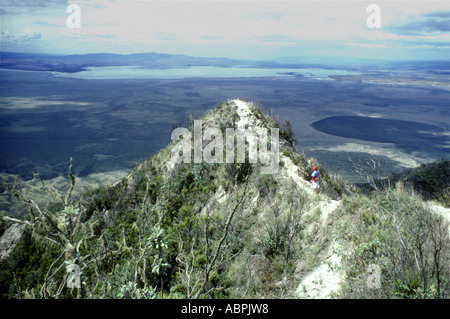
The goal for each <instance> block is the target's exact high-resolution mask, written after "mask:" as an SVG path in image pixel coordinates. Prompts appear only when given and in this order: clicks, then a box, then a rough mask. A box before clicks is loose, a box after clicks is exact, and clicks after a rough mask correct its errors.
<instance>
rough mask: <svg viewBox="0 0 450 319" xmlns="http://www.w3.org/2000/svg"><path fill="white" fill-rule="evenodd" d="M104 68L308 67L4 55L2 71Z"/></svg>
mask: <svg viewBox="0 0 450 319" xmlns="http://www.w3.org/2000/svg"><path fill="white" fill-rule="evenodd" d="M104 66H141V67H148V68H171V67H189V66H216V67H236V66H240V67H256V68H259V67H264V68H271V67H277V68H280V67H284V68H291V67H304V66H305V64H304V63H303V64H301V63H295V64H294V63H278V62H274V61H252V60H234V59H227V58H205V57H192V56H187V55H182V54H167V53H155V52H149V53H134V54H113V53H90V54H71V55H50V54H34V53H18V52H0V68H2V69H15V70H28V71H55V72H67V73H74V72H80V71H83V70H86V68H87V67H104Z"/></svg>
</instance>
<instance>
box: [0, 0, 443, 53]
mask: <svg viewBox="0 0 450 319" xmlns="http://www.w3.org/2000/svg"><path fill="white" fill-rule="evenodd" d="M69 4H75V5H76V6H77V8H79V11H78V12H79V15H78V16H77V15H76V12H77V11H72V10H69V11H68V7H69ZM371 4H375V5H376V8H375V9H373V8H372V7H370V6H369V5H371ZM0 13H1V40H0V44H1V50H2V51H15V52H33V53H52V54H84V53H99V52H108V53H120V54H131V53H142V52H158V53H172V54H186V55H191V56H202V57H225V58H238V59H275V58H281V57H296V56H313V57H319V56H323V57H331V58H333V57H335V58H340V57H347V58H369V59H396V60H398V59H401V60H410V59H439V60H449V55H450V1H417V0H416V1H414V0H409V1H385V0H382V1H381V0H373V1H370V2H369V1H358V0H353V1H339V0H334V1H322V0H315V1H312V0H309V1H305V0H292V1H261V0H259V1H257V0H253V1H252V0H251V1H240V0H238V1H215V0H208V1H191V0H184V1H172V0H165V1H163V0H160V1H158V0H156V1H150V0H147V1H145V0H141V1H139V0H137V1H136V0H93V1H88V0H82V1H76V0H71V1H65V0H20V1H17V0H0ZM77 17H78V18H79V19H77Z"/></svg>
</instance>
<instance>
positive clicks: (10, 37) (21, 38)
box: [1, 30, 42, 43]
mask: <svg viewBox="0 0 450 319" xmlns="http://www.w3.org/2000/svg"><path fill="white" fill-rule="evenodd" d="M1 34H2V41H5V42H14V43H25V42H26V43H28V42H30V41H33V40H39V39H40V38H42V35H41V33H40V32H38V31H35V30H24V32H20V33H11V32H8V31H2V33H1Z"/></svg>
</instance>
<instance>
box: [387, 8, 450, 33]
mask: <svg viewBox="0 0 450 319" xmlns="http://www.w3.org/2000/svg"><path fill="white" fill-rule="evenodd" d="M386 28H387V29H388V30H389V31H390V32H392V33H396V34H402V35H429V34H436V33H445V32H450V11H438V12H429V13H424V14H422V15H420V16H413V17H408V19H407V21H402V22H400V23H392V24H391V25H388V26H387V27H386Z"/></svg>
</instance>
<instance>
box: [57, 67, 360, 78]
mask: <svg viewBox="0 0 450 319" xmlns="http://www.w3.org/2000/svg"><path fill="white" fill-rule="evenodd" d="M86 69H87V70H86V71H81V72H77V73H63V72H52V74H53V75H55V76H58V77H70V78H78V79H98V80H99V79H130V78H154V79H156V78H159V79H181V78H232V77H236V78H248V77H273V76H290V77H293V76H303V77H308V78H327V77H328V76H330V75H360V74H362V73H359V72H354V71H347V70H338V69H322V68H300V69H297V68H296V69H286V68H248V67H214V66H193V67H179V68H164V69H155V68H145V67H140V66H108V67H88V68H86Z"/></svg>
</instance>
